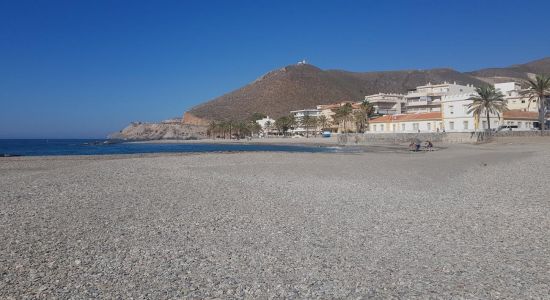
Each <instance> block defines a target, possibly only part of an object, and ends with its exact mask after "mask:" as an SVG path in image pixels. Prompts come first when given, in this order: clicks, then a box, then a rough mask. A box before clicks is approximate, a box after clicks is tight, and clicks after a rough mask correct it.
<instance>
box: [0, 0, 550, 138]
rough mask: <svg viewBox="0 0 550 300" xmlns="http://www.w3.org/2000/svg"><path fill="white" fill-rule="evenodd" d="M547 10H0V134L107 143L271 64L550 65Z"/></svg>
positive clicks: (303, 6)
mask: <svg viewBox="0 0 550 300" xmlns="http://www.w3.org/2000/svg"><path fill="white" fill-rule="evenodd" d="M549 11H550V1H548V0H532V1H531V0H522V1H512V0H500V1H491V0H486V1H483V0H467V1H456V0H455V1H443V0H439V1H436V0H433V1H428V0H410V1H398V0H394V1H380V0H377V1H346V0H340V1H336V0H335V1H305V0H304V1H285V0H277V1H262V0H257V1H238V0H232V1H208V0H204V1H198V0H197V1H191V0H189V1H162V0H159V1H138V0H133V1H122V0H116V1H111V0H109V1H101V0H94V1H72V0H71V1H56V0H48V1H47V0H41V1H38V0H36V1H29V0H0V138H103V137H105V136H106V135H107V134H109V133H111V132H116V131H118V130H120V129H122V128H123V127H125V126H126V125H127V124H128V123H129V122H132V121H160V120H163V119H168V118H171V117H176V116H181V115H182V114H183V112H184V111H185V110H187V109H189V108H191V107H193V106H194V105H197V104H199V103H202V102H205V101H207V100H210V99H212V98H215V97H217V96H220V95H222V94H224V93H227V92H230V91H232V90H234V89H237V88H239V87H241V86H243V85H245V84H247V83H249V82H250V81H253V80H254V79H256V78H258V77H260V76H261V75H263V74H265V73H267V72H268V71H271V70H273V69H276V68H280V67H283V66H286V65H289V64H294V63H296V62H297V61H299V60H302V59H306V60H307V61H308V62H309V63H311V64H313V65H316V66H318V67H320V68H322V69H344V70H349V71H361V72H366V71H380V70H399V69H428V68H434V67H451V68H454V69H457V70H459V71H471V70H476V69H480V68H485V67H495V66H497V67H498V66H508V65H512V64H517V63H524V62H528V61H531V60H535V59H540V58H543V57H548V56H550V38H548V28H549V26H550V21H549V19H548V12H549Z"/></svg>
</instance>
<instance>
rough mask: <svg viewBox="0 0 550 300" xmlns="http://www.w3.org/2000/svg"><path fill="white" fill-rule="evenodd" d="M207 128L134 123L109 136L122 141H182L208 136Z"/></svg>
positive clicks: (163, 123) (171, 122)
mask: <svg viewBox="0 0 550 300" xmlns="http://www.w3.org/2000/svg"><path fill="white" fill-rule="evenodd" d="M206 129H207V128H206V126H199V125H190V124H183V123H181V122H173V121H172V120H169V121H163V122H160V123H142V122H132V123H131V124H130V125H128V126H127V127H126V128H124V129H122V130H121V131H119V132H117V133H113V134H111V135H110V136H109V138H110V139H122V140H136V141H139V140H181V139H200V138H203V137H205V135H206Z"/></svg>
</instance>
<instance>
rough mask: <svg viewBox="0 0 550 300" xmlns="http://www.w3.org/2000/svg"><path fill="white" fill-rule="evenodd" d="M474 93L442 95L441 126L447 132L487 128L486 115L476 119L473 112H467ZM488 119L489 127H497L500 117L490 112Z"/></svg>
mask: <svg viewBox="0 0 550 300" xmlns="http://www.w3.org/2000/svg"><path fill="white" fill-rule="evenodd" d="M475 95H476V93H463V94H451V95H445V96H443V97H442V100H441V103H442V107H443V111H442V112H443V114H442V118H443V121H444V123H443V128H442V129H444V130H445V131H447V132H471V131H479V130H480V129H481V130H483V129H487V128H488V127H489V126H488V124H487V118H486V116H485V115H484V116H482V117H480V119H479V120H477V119H476V118H475V117H474V114H473V113H471V112H469V110H470V104H472V102H473V100H471V99H472V97H474V96H475ZM489 121H490V122H491V124H490V125H491V128H493V129H494V128H497V127H498V126H499V125H500V123H501V119H500V116H499V115H496V114H490V115H489Z"/></svg>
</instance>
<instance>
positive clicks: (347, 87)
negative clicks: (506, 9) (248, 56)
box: [184, 57, 550, 125]
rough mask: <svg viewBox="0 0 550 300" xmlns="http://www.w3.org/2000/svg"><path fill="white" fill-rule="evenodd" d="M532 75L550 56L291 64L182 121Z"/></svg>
mask: <svg viewBox="0 0 550 300" xmlns="http://www.w3.org/2000/svg"><path fill="white" fill-rule="evenodd" d="M532 72H538V73H550V57H545V58H542V59H538V60H534V61H531V62H527V63H524V64H518V65H512V66H509V67H503V68H485V69H480V70H477V71H471V72H459V71H457V70H455V69H453V68H450V67H441V68H433V69H418V70H417V69H410V70H395V71H372V72H354V71H346V70H340V69H327V70H323V69H321V68H319V67H317V66H315V65H311V64H294V65H287V66H284V67H281V68H277V69H274V70H272V71H269V72H267V73H265V74H263V75H262V76H260V77H258V78H257V79H256V80H254V81H252V82H250V83H249V84H247V85H245V86H242V87H240V88H238V89H235V90H233V91H230V92H228V93H225V94H223V95H221V96H219V97H216V98H214V99H212V100H209V101H207V102H204V103H201V104H199V105H196V106H194V107H192V108H191V109H190V110H189V111H187V112H186V113H185V114H184V122H185V123H188V124H200V125H204V124H206V123H208V122H209V121H210V120H228V119H235V120H238V119H245V118H247V117H248V116H249V115H250V114H252V113H254V112H261V113H265V114H267V115H269V116H271V117H274V118H277V117H280V116H283V115H286V114H288V113H289V112H290V111H291V110H297V109H303V108H312V107H315V106H316V105H318V104H329V103H335V102H338V101H343V100H352V101H361V100H362V99H363V98H364V96H366V95H369V94H375V93H379V92H383V93H405V92H406V91H407V90H410V89H413V88H415V87H416V86H419V85H424V84H426V83H428V82H432V83H440V82H444V81H447V82H457V83H460V84H473V85H476V86H480V85H484V84H487V83H494V82H501V81H508V80H516V81H517V80H525V79H527V78H529V76H530V74H531V73H532Z"/></svg>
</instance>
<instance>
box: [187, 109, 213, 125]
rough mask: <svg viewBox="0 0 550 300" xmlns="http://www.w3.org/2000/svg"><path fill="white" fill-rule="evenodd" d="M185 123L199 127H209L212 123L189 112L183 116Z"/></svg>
mask: <svg viewBox="0 0 550 300" xmlns="http://www.w3.org/2000/svg"><path fill="white" fill-rule="evenodd" d="M183 123H185V124H189V125H197V126H208V124H209V123H210V121H209V120H208V119H204V118H199V117H196V116H195V115H193V114H191V113H189V112H185V113H184V114H183Z"/></svg>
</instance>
